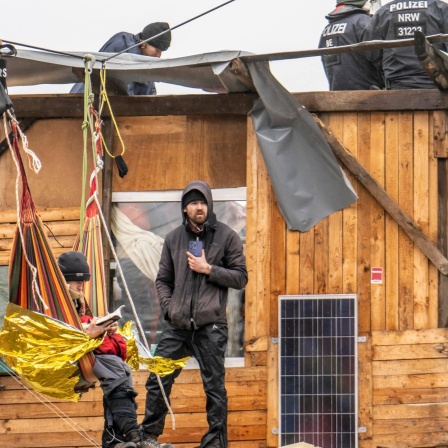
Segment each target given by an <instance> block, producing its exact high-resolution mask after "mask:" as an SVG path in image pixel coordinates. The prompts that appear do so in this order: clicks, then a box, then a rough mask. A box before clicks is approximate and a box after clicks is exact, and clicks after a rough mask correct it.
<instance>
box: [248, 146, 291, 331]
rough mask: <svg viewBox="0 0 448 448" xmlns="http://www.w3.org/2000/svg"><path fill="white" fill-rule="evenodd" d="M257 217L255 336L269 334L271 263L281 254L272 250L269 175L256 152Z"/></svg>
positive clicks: (271, 192) (271, 197)
mask: <svg viewBox="0 0 448 448" xmlns="http://www.w3.org/2000/svg"><path fill="white" fill-rule="evenodd" d="M258 154H259V156H258V163H257V168H256V170H257V173H258V198H257V200H258V207H257V208H258V217H257V233H258V237H257V266H256V269H258V271H259V272H258V274H257V278H258V287H257V298H256V302H255V305H256V308H257V310H256V321H257V323H256V336H257V337H259V336H265V335H268V334H269V321H270V319H269V317H267V316H266V311H268V312H269V310H270V298H271V262H272V263H282V261H283V259H284V254H282V253H278V252H277V251H276V250H273V248H272V242H271V219H272V215H271V208H272V206H273V203H274V193H273V191H272V187H271V183H270V181H269V174H268V171H267V169H266V165H265V163H264V159H263V157H262V153H261V150H260V149H258Z"/></svg>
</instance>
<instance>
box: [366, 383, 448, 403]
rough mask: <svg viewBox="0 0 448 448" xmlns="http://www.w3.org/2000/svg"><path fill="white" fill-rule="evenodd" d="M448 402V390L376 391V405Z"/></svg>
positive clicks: (390, 389)
mask: <svg viewBox="0 0 448 448" xmlns="http://www.w3.org/2000/svg"><path fill="white" fill-rule="evenodd" d="M447 401H448V388H446V387H445V388H443V387H442V388H436V387H435V388H427V389H395V388H392V387H386V388H384V389H376V390H375V395H374V402H373V404H374V405H378V404H411V403H445V402H447Z"/></svg>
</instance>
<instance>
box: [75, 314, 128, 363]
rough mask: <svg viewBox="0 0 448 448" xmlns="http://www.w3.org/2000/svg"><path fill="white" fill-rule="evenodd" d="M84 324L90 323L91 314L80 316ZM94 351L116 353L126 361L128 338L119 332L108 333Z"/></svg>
mask: <svg viewBox="0 0 448 448" xmlns="http://www.w3.org/2000/svg"><path fill="white" fill-rule="evenodd" d="M80 319H81V322H82V323H83V324H89V323H90V321H91V320H92V318H91V317H90V316H80ZM93 353H96V354H98V355H116V356H119V357H120V358H121V359H122V360H123V361H126V357H127V353H126V340H125V339H124V337H123V336H122V335H121V334H119V333H107V334H106V335H105V336H104V341H103V342H102V343H101V345H100V346H99V347H98V348H96V349H95V350H94V351H93Z"/></svg>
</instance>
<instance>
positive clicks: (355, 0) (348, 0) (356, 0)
mask: <svg viewBox="0 0 448 448" xmlns="http://www.w3.org/2000/svg"><path fill="white" fill-rule="evenodd" d="M366 3H367V0H338V1H337V3H336V5H341V4H342V5H352V6H358V7H359V8H362V7H363V6H364V5H365V4H366Z"/></svg>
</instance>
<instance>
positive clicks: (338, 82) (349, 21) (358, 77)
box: [319, 0, 383, 90]
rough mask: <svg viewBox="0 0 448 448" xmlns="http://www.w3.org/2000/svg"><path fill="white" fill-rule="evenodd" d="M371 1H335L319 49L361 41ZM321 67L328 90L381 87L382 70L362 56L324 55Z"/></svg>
mask: <svg viewBox="0 0 448 448" xmlns="http://www.w3.org/2000/svg"><path fill="white" fill-rule="evenodd" d="M369 10H370V1H366V0H338V1H337V4H336V9H335V10H334V11H332V12H330V13H329V14H328V15H327V16H326V18H327V20H328V22H329V23H328V25H327V26H326V27H325V29H324V30H323V32H322V35H321V38H320V42H319V48H333V47H340V46H343V45H352V44H357V43H359V42H361V40H362V34H363V32H364V30H365V28H366V26H367V25H368V24H369V22H370V19H371V16H370V15H369ZM322 64H323V66H324V69H325V74H326V75H327V79H328V83H329V86H330V90H370V89H374V88H382V87H383V78H382V74H381V71H380V70H379V68H378V67H377V66H375V65H373V64H372V63H371V62H369V61H368V60H367V59H366V57H365V55H364V53H362V52H360V53H350V52H347V53H341V54H332V55H325V56H323V57H322Z"/></svg>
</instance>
